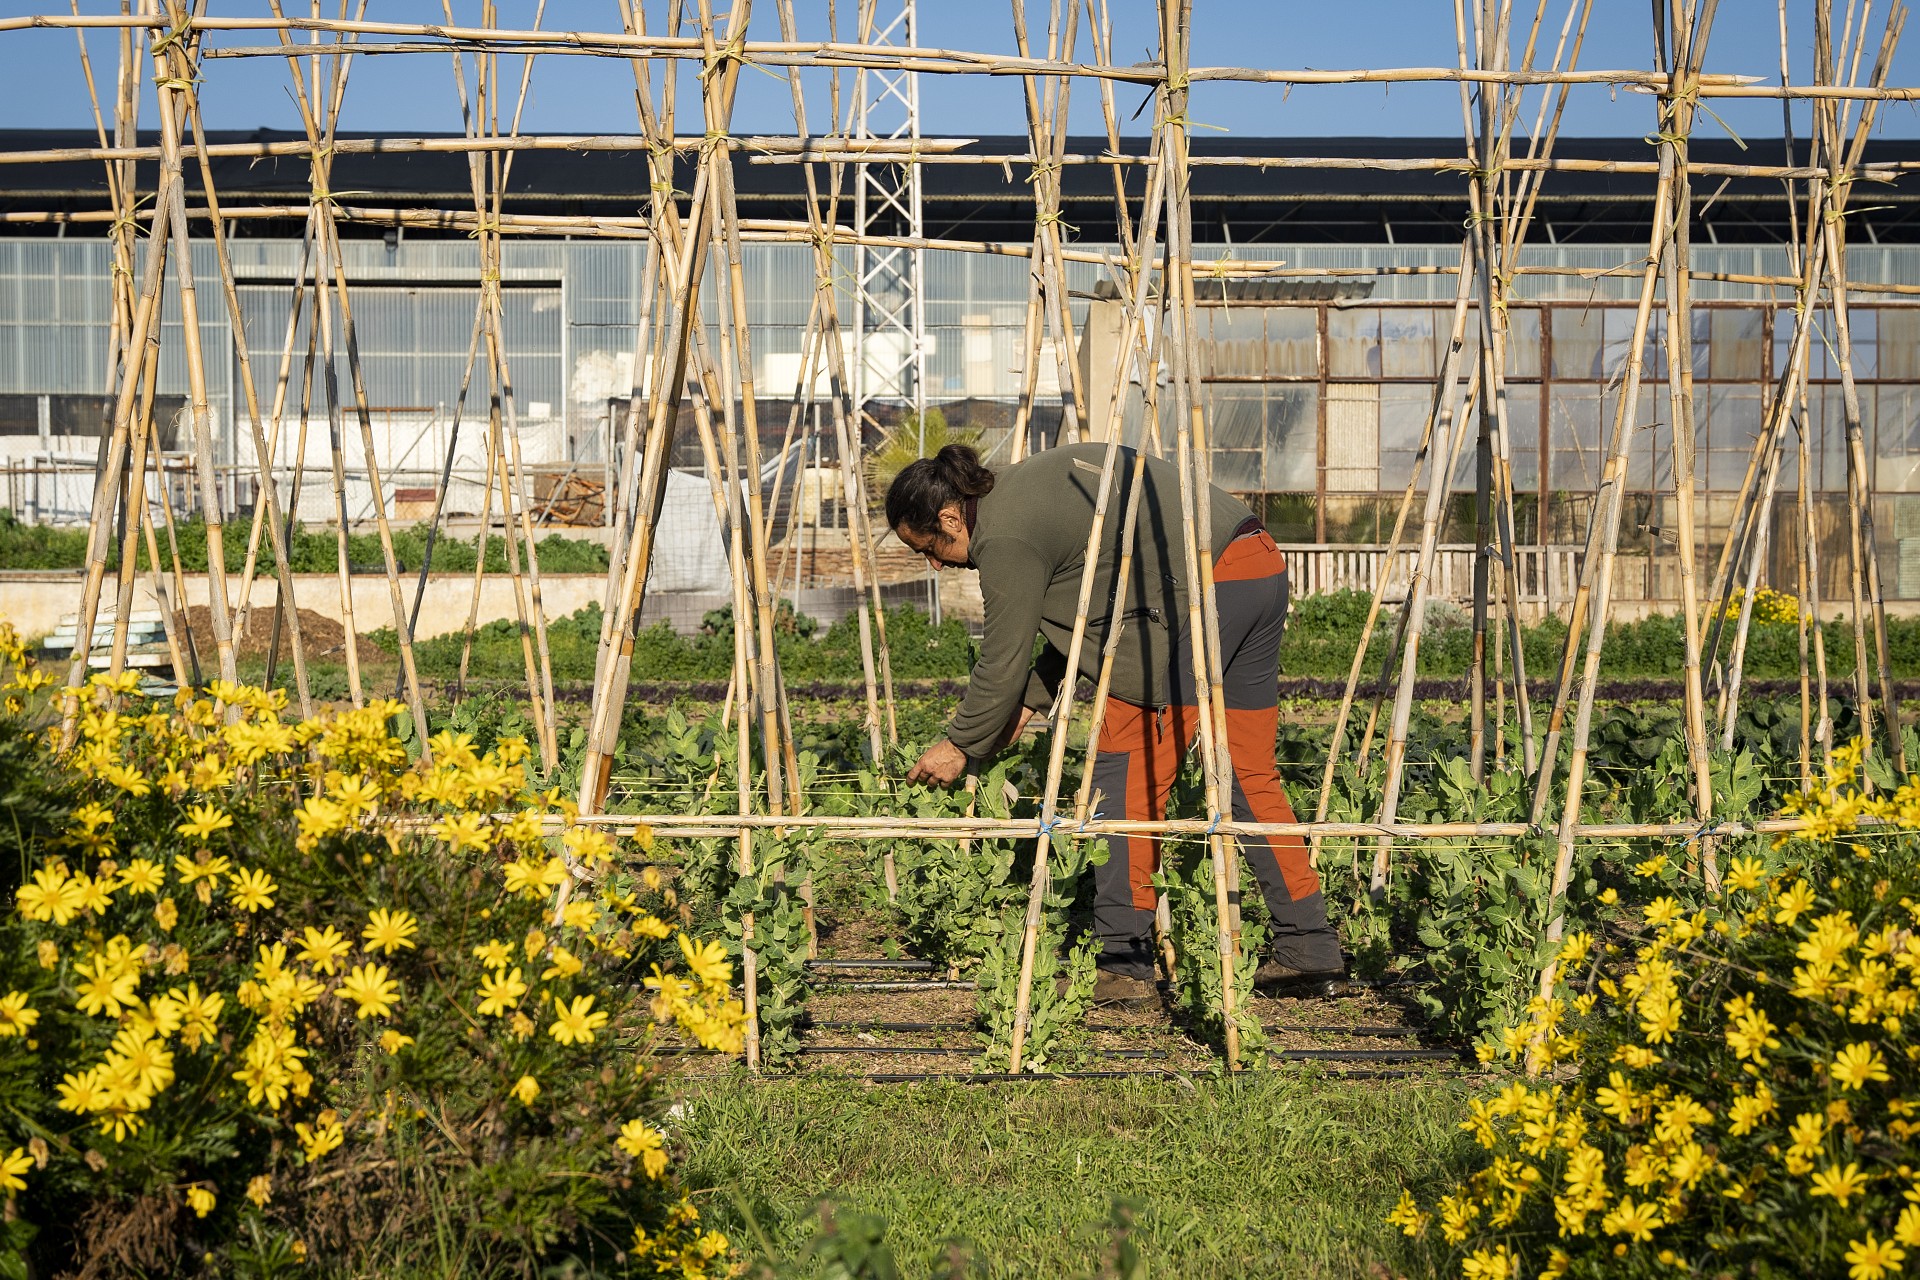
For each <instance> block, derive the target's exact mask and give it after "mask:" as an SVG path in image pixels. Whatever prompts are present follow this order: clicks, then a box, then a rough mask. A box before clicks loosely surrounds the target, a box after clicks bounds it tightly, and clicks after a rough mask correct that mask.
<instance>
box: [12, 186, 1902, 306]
mask: <svg viewBox="0 0 1920 1280" xmlns="http://www.w3.org/2000/svg"><path fill="white" fill-rule="evenodd" d="M307 209H308V206H307V205H305V204H284V205H280V204H273V205H235V206H225V205H223V206H221V209H220V216H221V218H222V220H224V221H228V222H235V221H246V220H275V219H278V220H285V219H289V218H304V217H306V216H307ZM334 214H335V217H336V218H338V219H339V220H341V221H343V222H353V223H366V224H370V225H373V226H395V227H418V228H426V229H430V230H440V231H462V232H472V231H475V230H477V229H478V228H479V225H480V222H479V219H478V218H477V216H476V215H475V214H474V213H473V212H472V211H470V210H469V211H464V212H462V211H459V210H451V209H418V208H393V209H387V208H376V207H371V206H365V205H339V206H336V207H335V209H334ZM210 216H212V215H211V211H210V210H208V209H207V208H206V206H204V205H198V206H192V207H189V208H188V210H187V217H188V219H189V220H205V219H206V218H208V217H210ZM115 217H116V215H115V213H114V212H113V210H111V209H85V210H75V211H67V210H59V211H45V210H40V211H14V212H10V213H0V226H5V225H17V226H47V225H65V224H75V225H78V224H96V223H110V222H112V221H114V220H115ZM496 225H497V227H498V229H499V230H501V231H503V232H509V233H519V234H525V235H555V234H560V235H568V236H574V237H582V238H598V239H610V240H645V239H647V237H648V229H647V228H648V220H647V219H646V218H644V217H585V216H580V217H569V216H562V215H557V214H527V213H522V214H512V213H507V214H501V215H500V216H499V217H498V218H497V219H496V218H492V217H489V218H488V219H487V229H488V230H493V229H494V228H495V227H496ZM740 232H741V236H742V237H743V238H744V239H746V240H749V241H752V242H754V243H756V244H811V243H812V242H813V232H812V229H811V228H810V227H809V226H808V224H806V223H804V222H797V221H786V220H781V219H775V218H761V219H755V218H742V219H741V220H740ZM826 242H827V244H828V245H829V246H830V247H831V246H837V245H847V246H854V245H867V246H870V247H875V248H892V249H942V250H950V251H952V252H955V253H980V254H986V255H989V256H992V257H1003V258H1030V257H1032V256H1033V246H1032V244H1031V242H1014V241H1005V242H1003V241H993V240H952V239H942V238H939V237H935V236H883V235H867V236H861V235H858V234H856V233H855V232H854V231H853V230H852V229H851V228H848V227H836V228H834V229H833V230H832V231H831V232H830V233H829V234H828V235H827V237H826ZM1060 252H1061V256H1062V257H1063V258H1065V259H1066V260H1067V261H1069V262H1086V263H1092V264H1094V265H1096V266H1108V265H1111V264H1112V263H1113V262H1114V261H1116V254H1115V253H1114V252H1112V251H1102V250H1096V249H1076V248H1073V247H1071V246H1067V245H1062V246H1061V250H1060ZM1637 265H1638V264H1636V263H1633V262H1623V263H1621V264H1620V265H1619V266H1618V267H1606V268H1598V267H1556V266H1532V267H1527V266H1523V267H1519V268H1517V269H1515V271H1514V272H1513V274H1514V275H1515V276H1565V277H1572V278H1578V279H1582V280H1596V279H1600V278H1602V277H1605V276H1608V275H1612V274H1614V273H1615V272H1619V271H1629V270H1634V269H1636V267H1637ZM1194 266H1195V267H1196V268H1197V269H1198V274H1199V278H1200V279H1201V280H1203V281H1206V280H1214V279H1219V278H1221V277H1228V278H1233V279H1261V278H1269V277H1278V278H1280V279H1285V280H1320V279H1368V278H1371V277H1379V276H1451V275H1454V274H1456V273H1458V271H1459V270H1460V267H1459V264H1458V263H1445V264H1440V263H1435V264H1421V265H1415V266H1376V267H1296V266H1290V265H1289V264H1287V263H1286V262H1284V261H1272V260H1262V259H1258V258H1208V259H1204V260H1196V261H1195V263H1194ZM1687 274H1688V278H1689V279H1692V280H1704V281H1711V282H1715V283H1720V284H1746V285H1755V286H1758V287H1761V288H1771V289H1793V288H1796V287H1797V285H1798V282H1797V281H1796V280H1794V279H1793V278H1792V277H1791V276H1766V275H1752V274H1745V273H1741V272H1733V271H1690V272H1688V273H1687ZM1847 288H1848V290H1849V291H1851V292H1854V293H1881V294H1895V295H1910V296H1920V284H1896V283H1885V284H1874V283H1866V282H1861V281H1854V280H1849V281H1848V282H1847ZM1383 301H1387V302H1392V301H1395V300H1393V299H1384V300H1383ZM1406 301H1407V302H1408V304H1409V305H1424V304H1423V303H1422V301H1421V300H1420V299H1408V300H1406ZM1520 302H1521V304H1522V305H1525V300H1524V299H1521V300H1520Z"/></svg>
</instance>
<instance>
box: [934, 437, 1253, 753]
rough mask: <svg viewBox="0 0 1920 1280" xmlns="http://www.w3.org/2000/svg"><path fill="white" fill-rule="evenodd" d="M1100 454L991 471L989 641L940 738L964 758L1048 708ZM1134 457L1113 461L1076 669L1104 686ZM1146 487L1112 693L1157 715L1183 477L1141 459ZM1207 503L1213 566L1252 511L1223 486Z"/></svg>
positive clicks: (1072, 450)
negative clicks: (1041, 643)
mask: <svg viewBox="0 0 1920 1280" xmlns="http://www.w3.org/2000/svg"><path fill="white" fill-rule="evenodd" d="M1106 452H1107V446H1106V445H1104V444H1074V445H1064V446H1062V447H1060V448H1057V449H1049V450H1047V451H1046V452H1044V453H1038V454H1035V455H1033V456H1032V457H1030V458H1027V459H1026V460H1025V461H1022V462H1017V463H1015V464H1014V465H1012V466H1010V467H1006V468H1004V469H1002V470H1001V471H1000V472H998V473H997V474H996V476H995V477H994V485H993V492H992V493H989V494H988V495H987V496H986V497H984V498H982V499H980V501H979V504H978V507H977V509H976V511H975V513H974V526H973V541H972V561H973V565H974V567H975V568H977V569H978V570H979V571H980V593H981V595H982V596H983V597H984V598H985V601H986V632H985V635H984V636H983V637H982V638H981V641H980V660H979V661H978V662H977V663H975V664H974V668H973V675H972V678H971V679H970V680H969V681H968V682H967V694H966V697H965V698H963V699H962V700H961V703H960V709H959V711H958V712H956V713H955V715H954V717H953V723H952V725H951V726H950V727H949V729H948V731H947V737H948V740H949V741H951V742H952V743H953V744H954V745H955V746H956V747H959V748H960V749H961V750H962V751H964V752H966V754H967V755H969V756H971V757H974V758H976V759H978V758H980V757H983V756H985V755H987V754H989V753H990V752H991V751H992V749H993V744H994V742H995V741H996V740H997V739H998V738H999V736H1000V733H1001V731H1002V730H1004V729H1005V728H1006V726H1007V723H1008V721H1010V720H1011V719H1012V718H1013V716H1014V713H1015V712H1016V711H1018V710H1019V708H1020V707H1021V706H1023V705H1024V706H1027V707H1030V708H1032V709H1033V710H1036V711H1045V710H1046V709H1047V708H1048V707H1049V706H1050V705H1051V704H1052V701H1053V691H1054V689H1055V688H1057V687H1058V685H1059V682H1060V676H1061V675H1062V674H1063V673H1064V671H1065V669H1066V651H1067V648H1068V646H1069V644H1070V643H1071V642H1072V638H1073V624H1074V619H1075V618H1076V617H1077V616H1078V613H1079V605H1080V573H1081V568H1082V566H1083V565H1084V564H1085V562H1086V552H1087V535H1088V534H1089V533H1090V532H1092V530H1093V508H1094V503H1095V500H1096V498H1097V496H1098V495H1097V490H1098V489H1099V487H1100V471H1101V465H1102V463H1103V462H1104V461H1105V459H1106ZM1134 456H1135V451H1134V450H1132V449H1125V448H1123V449H1121V450H1120V454H1119V457H1118V459H1117V460H1116V461H1115V463H1114V472H1113V479H1112V496H1111V497H1109V499H1108V501H1107V515H1106V523H1105V527H1104V528H1103V529H1102V531H1101V546H1100V554H1099V559H1098V560H1097V561H1096V565H1095V570H1094V578H1093V595H1092V596H1091V607H1090V608H1089V609H1088V612H1087V633H1086V639H1085V640H1084V641H1082V644H1081V650H1080V670H1081V672H1082V674H1084V675H1085V676H1086V677H1087V678H1088V679H1089V680H1097V679H1098V678H1099V675H1100V655H1101V652H1102V650H1103V649H1104V648H1105V645H1106V638H1107V623H1108V620H1109V619H1110V618H1111V617H1112V616H1113V596H1114V586H1115V583H1116V581H1117V579H1118V576H1119V564H1120V535H1121V531H1122V526H1123V525H1124V523H1125V514H1126V495H1127V486H1128V483H1129V481H1130V480H1131V478H1132V476H1133V464H1134ZM1142 487H1143V493H1142V505H1141V508H1140V515H1139V520H1138V524H1137V527H1136V529H1135V530H1134V550H1133V563H1132V566H1131V572H1130V574H1129V577H1130V578H1131V585H1130V587H1129V588H1128V591H1127V600H1126V612H1125V626H1124V627H1123V628H1122V631H1121V636H1120V646H1119V648H1118V649H1117V650H1116V651H1115V653H1114V661H1113V687H1112V693H1113V696H1114V697H1116V698H1120V699H1122V700H1123V701H1126V702H1132V703H1135V704H1137V705H1140V706H1148V707H1158V706H1164V705H1165V704H1166V702H1167V699H1168V688H1169V685H1170V676H1171V671H1170V659H1171V651H1172V647H1173V639H1174V637H1175V636H1176V635H1178V634H1179V633H1180V631H1181V630H1182V629H1183V628H1184V626H1185V624H1186V616H1187V613H1186V611H1187V581H1186V578H1187V571H1186V557H1187V552H1186V539H1185V537H1184V536H1183V533H1182V529H1181V521H1180V479H1179V474H1178V472H1177V471H1176V470H1175V469H1174V466H1173V464H1172V463H1170V462H1165V461H1161V460H1160V459H1157V458H1150V459H1148V460H1147V469H1146V475H1145V478H1144V482H1143V486H1142ZM1208 497H1209V506H1210V507H1211V512H1210V523H1211V528H1212V548H1211V551H1212V554H1213V556H1214V557H1215V558H1218V557H1219V555H1220V553H1221V552H1222V551H1224V550H1226V547H1227V544H1228V543H1229V542H1231V541H1232V540H1233V534H1234V531H1235V530H1236V529H1238V528H1239V527H1240V526H1241V525H1242V524H1244V523H1245V522H1246V521H1247V519H1248V518H1249V517H1250V516H1251V515H1252V514H1253V513H1252V512H1251V511H1250V510H1249V509H1248V508H1247V505H1246V504H1245V503H1243V502H1241V501H1240V500H1239V499H1238V498H1236V497H1234V496H1233V495H1232V494H1230V493H1227V492H1226V491H1225V490H1223V489H1219V488H1214V489H1213V490H1212V491H1211V493H1210V494H1209V495H1208ZM1036 634H1039V635H1041V636H1044V637H1045V638H1046V641H1047V649H1046V651H1045V652H1044V653H1043V654H1042V655H1041V658H1040V660H1039V662H1038V663H1037V664H1036V663H1034V661H1033V657H1032V655H1033V637H1034V636H1035V635H1036Z"/></svg>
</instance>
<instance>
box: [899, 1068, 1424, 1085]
mask: <svg viewBox="0 0 1920 1280" xmlns="http://www.w3.org/2000/svg"><path fill="white" fill-rule="evenodd" d="M1207 1074H1209V1073H1207V1072H1204V1071H1165V1070H1160V1071H1151V1070H1149V1071H1126V1070H1121V1071H1036V1072H1031V1073H1029V1072H1021V1073H1020V1074H1019V1075H1013V1074H1011V1073H1009V1072H1005V1071H868V1072H863V1073H862V1075H861V1078H862V1079H865V1080H867V1081H869V1082H870V1083H873V1084H919V1083H922V1082H929V1081H935V1080H939V1081H947V1082H951V1083H954V1084H1031V1083H1034V1082H1037V1081H1046V1080H1121V1079H1129V1078H1142V1079H1154V1080H1184V1081H1191V1080H1192V1079H1193V1078H1194V1077H1195V1076H1204V1075H1207ZM1241 1074H1245V1073H1244V1072H1243V1073H1241ZM1327 1074H1328V1076H1330V1077H1332V1078H1335V1079H1340V1080H1414V1079H1419V1080H1431V1079H1432V1078H1433V1073H1432V1072H1431V1071H1330V1072H1328V1073H1327Z"/></svg>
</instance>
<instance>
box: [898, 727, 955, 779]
mask: <svg viewBox="0 0 1920 1280" xmlns="http://www.w3.org/2000/svg"><path fill="white" fill-rule="evenodd" d="M966 771H967V755H966V752H964V751H962V750H960V748H958V747H956V746H954V745H953V744H952V743H951V742H948V741H947V740H946V739H945V738H942V739H940V741H938V742H936V743H934V744H933V745H932V746H930V747H928V748H927V751H926V754H925V755H923V756H921V757H920V759H919V760H918V761H916V762H915V763H914V766H913V768H911V769H909V770H908V771H907V781H908V782H932V783H937V784H938V785H940V786H943V787H950V786H952V785H953V784H954V783H956V782H958V781H959V780H960V776H961V775H962V774H964V773H965V772H966Z"/></svg>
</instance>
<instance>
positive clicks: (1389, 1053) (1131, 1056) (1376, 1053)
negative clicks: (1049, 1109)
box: [798, 1044, 1460, 1062]
mask: <svg viewBox="0 0 1920 1280" xmlns="http://www.w3.org/2000/svg"><path fill="white" fill-rule="evenodd" d="M798 1052H800V1053H802V1054H820V1055H828V1054H847V1053H863V1054H868V1055H870V1056H874V1057H882V1056H888V1055H903V1056H904V1055H911V1056H914V1057H923V1058H938V1057H949V1058H950V1057H971V1056H973V1055H975V1054H978V1053H979V1052H980V1051H979V1050H978V1049H959V1048H932V1047H928V1046H924V1045H906V1046H893V1045H871V1044H803V1045H801V1046H800V1048H799V1050H798ZM1087 1056H1088V1057H1092V1058H1114V1059H1123V1060H1129V1061H1148V1060H1152V1059H1156V1058H1171V1057H1174V1056H1175V1055H1174V1053H1173V1051H1172V1050H1170V1049H1093V1050H1089V1051H1088V1055H1087ZM1267 1056H1268V1057H1269V1058H1272V1059H1274V1060H1275V1061H1278V1062H1442V1061H1445V1062H1458V1061H1460V1055H1459V1054H1458V1053H1456V1052H1454V1051H1453V1050H1451V1049H1272V1050H1269V1051H1268V1052H1267Z"/></svg>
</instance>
